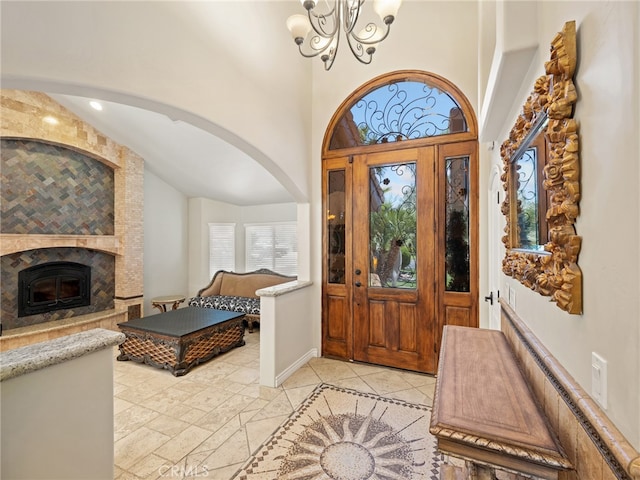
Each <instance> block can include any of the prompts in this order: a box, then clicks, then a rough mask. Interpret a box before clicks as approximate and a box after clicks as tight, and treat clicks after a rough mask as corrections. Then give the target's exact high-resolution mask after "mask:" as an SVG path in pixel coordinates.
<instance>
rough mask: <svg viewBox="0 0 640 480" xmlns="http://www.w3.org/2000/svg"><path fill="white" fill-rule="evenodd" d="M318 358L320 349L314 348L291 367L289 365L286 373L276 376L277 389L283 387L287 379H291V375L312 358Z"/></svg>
mask: <svg viewBox="0 0 640 480" xmlns="http://www.w3.org/2000/svg"><path fill="white" fill-rule="evenodd" d="M317 356H318V349H317V348H312V349H311V350H309V351H308V352H307V353H305V354H304V355H303V356H301V357H300V358H299V359H298V360H296V361H295V362H293V363H292V364H291V365H289V366H288V367H287V368H286V369H285V370H284V372H282V373H281V374H280V375H276V385H275V386H276V388H277V387H279V386H280V385H282V384H283V383H284V381H285V380H286V379H287V378H289V377H290V376H291V375H293V374H294V373H295V372H296V371H297V370H298V369H299V368H300V367H302V366H303V365H304V364H306V363H307V362H308V361H309V360H311V359H312V358H316V357H317Z"/></svg>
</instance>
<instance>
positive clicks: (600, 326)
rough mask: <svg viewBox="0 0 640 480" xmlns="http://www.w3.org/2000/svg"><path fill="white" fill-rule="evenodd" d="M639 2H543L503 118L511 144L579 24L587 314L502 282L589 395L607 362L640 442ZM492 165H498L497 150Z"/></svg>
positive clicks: (622, 415)
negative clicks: (534, 48)
mask: <svg viewBox="0 0 640 480" xmlns="http://www.w3.org/2000/svg"><path fill="white" fill-rule="evenodd" d="M638 9H639V6H638V3H637V2H540V3H539V4H538V19H539V21H538V37H539V44H540V47H539V49H538V54H537V56H536V58H535V59H534V64H533V67H532V69H531V70H530V71H529V72H523V79H524V83H523V89H522V90H521V92H520V94H519V95H518V99H517V102H516V104H515V105H514V107H513V109H512V112H511V114H510V116H509V118H508V119H507V121H505V123H504V125H503V127H502V129H501V132H502V133H501V135H500V137H499V138H498V139H497V140H498V145H499V144H500V143H501V142H502V141H503V140H504V139H505V138H506V136H507V134H508V131H509V130H510V128H511V125H512V123H513V121H514V120H515V117H516V115H517V114H518V113H519V109H520V106H521V105H522V103H523V102H524V100H525V97H526V95H528V93H529V91H530V90H531V87H532V85H533V82H534V80H535V78H537V77H538V76H539V75H541V74H543V73H544V69H543V63H544V62H545V61H546V60H548V51H549V50H548V45H549V43H550V42H551V39H552V38H553V37H554V35H555V34H556V32H558V31H559V30H560V29H561V28H562V25H563V24H564V22H566V21H569V20H575V21H576V26H577V39H578V67H577V71H576V75H575V77H574V78H575V84H576V87H577V90H578V96H579V98H578V103H577V107H576V109H575V118H576V120H577V121H578V123H579V126H580V141H581V146H580V151H581V161H582V178H581V191H582V198H581V201H580V210H581V211H580V216H579V218H578V221H577V223H576V229H577V232H578V234H579V235H581V236H582V238H583V242H582V250H581V253H580V257H579V265H580V267H581V269H582V272H583V279H584V281H583V295H584V297H583V298H584V303H583V310H584V313H583V314H582V315H569V314H567V313H565V312H563V311H561V310H560V309H559V308H557V307H556V306H555V304H553V303H551V302H549V299H548V298H545V297H542V296H540V295H538V294H537V293H534V292H532V291H530V290H528V289H527V288H525V287H523V286H521V285H520V284H519V283H518V282H517V281H515V280H514V279H512V278H510V277H506V276H503V278H502V289H501V291H502V292H505V291H507V287H512V288H514V289H515V297H516V300H515V310H516V312H517V314H518V315H519V316H520V317H521V318H522V319H523V320H524V321H525V322H526V324H527V325H528V326H529V328H531V330H532V331H533V332H534V333H535V335H536V336H537V337H538V338H540V340H541V341H542V342H543V343H544V345H545V347H546V348H548V349H549V350H550V351H551V353H552V354H553V355H554V356H555V357H556V358H557V359H558V360H559V361H560V363H561V364H562V365H563V367H564V368H566V370H567V371H568V372H569V373H570V374H571V375H572V376H573V377H575V379H576V380H577V382H578V383H579V384H580V385H581V387H582V388H584V390H586V391H587V392H589V393H590V392H591V353H592V352H596V353H598V354H600V355H601V356H603V357H604V358H605V359H606V360H607V362H608V389H607V393H608V406H607V408H606V409H603V411H604V413H605V414H606V415H607V416H608V417H609V418H610V419H611V420H612V421H613V423H615V425H616V426H617V427H618V428H619V429H620V430H621V431H622V433H623V434H624V435H625V437H627V438H628V440H629V441H630V442H631V443H632V444H633V445H634V446H635V447H636V448H638V447H639V446H640V400H639V399H640V357H639V352H640V321H639V316H638V315H639V314H638V312H639V311H640V303H639V298H640V292H639V285H640V275H639V274H640V268H639V264H640V242H639V238H640V236H639V231H640V222H639V218H638V215H637V212H638V211H639V210H640V196H639V193H638V188H637V185H638V180H639V169H638V163H639V162H638V160H639V158H638V132H639V131H640V123H639V120H638V105H639V99H640V97H639V94H638V85H639V84H640V78H639V77H638V44H639V42H638V33H637V32H638V30H639V27H640V26H639V24H638ZM497 150H498V148H496V151H494V153H493V158H492V162H494V163H496V164H500V159H499V154H498V152H497Z"/></svg>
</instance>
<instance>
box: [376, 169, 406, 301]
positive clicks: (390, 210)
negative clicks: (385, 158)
mask: <svg viewBox="0 0 640 480" xmlns="http://www.w3.org/2000/svg"><path fill="white" fill-rule="evenodd" d="M369 177H370V182H369V187H370V188H369V252H370V255H369V257H370V259H371V264H370V271H371V275H369V286H370V287H382V288H389V287H391V288H406V289H414V290H415V289H416V282H417V278H416V265H417V251H416V245H417V242H416V163H415V162H412V163H402V164H395V165H384V166H375V167H372V168H370V170H369Z"/></svg>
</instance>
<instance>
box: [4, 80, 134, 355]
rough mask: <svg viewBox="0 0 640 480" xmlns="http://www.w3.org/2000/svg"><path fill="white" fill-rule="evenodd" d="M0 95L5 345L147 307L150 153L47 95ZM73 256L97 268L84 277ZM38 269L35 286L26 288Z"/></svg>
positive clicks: (109, 321) (112, 323)
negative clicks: (146, 157) (48, 271)
mask: <svg viewBox="0 0 640 480" xmlns="http://www.w3.org/2000/svg"><path fill="white" fill-rule="evenodd" d="M0 100H1V108H2V127H1V130H0V137H1V142H2V176H1V183H0V197H1V198H0V200H1V201H2V206H1V212H0V213H1V216H0V227H1V232H2V233H1V234H0V240H1V244H0V255H1V256H0V287H1V289H2V293H1V296H0V313H1V315H2V337H0V342H1V346H2V349H3V350H4V349H7V348H13V347H15V346H21V345H25V344H28V343H32V342H33V341H41V340H48V339H51V338H55V337H56V336H61V335H67V334H69V333H74V332H75V331H78V330H85V329H87V328H94V327H102V328H105V327H106V328H112V329H117V327H116V324H117V323H118V322H122V321H125V320H126V319H127V318H132V317H134V318H135V317H139V316H141V315H142V301H143V298H142V295H143V264H142V257H143V195H144V192H143V174H144V161H143V160H142V159H141V158H140V157H139V156H137V155H136V154H135V153H134V152H132V151H131V150H129V149H128V148H126V147H123V146H120V145H118V144H116V143H115V142H113V141H112V140H111V139H109V138H107V137H105V136H104V135H102V134H101V133H100V132H98V131H97V130H95V129H94V128H93V127H92V126H90V125H88V124H86V123H85V122H83V121H82V120H81V119H79V118H78V117H76V116H75V115H73V114H72V113H71V112H69V111H68V110H66V109H65V108H64V107H62V106H61V105H59V104H58V103H57V102H55V101H54V100H53V99H51V98H50V97H48V96H47V95H44V94H42V93H37V92H26V91H18V90H2V91H1V98H0ZM52 119H53V120H52ZM60 262H69V263H68V265H67V267H65V268H67V269H66V270H64V269H63V270H58V272H57V273H58V274H60V275H58V277H57V278H56V277H55V276H47V275H45V276H44V277H42V276H41V270H42V269H43V268H46V266H47V265H48V266H53V267H54V268H56V267H60V265H61V263H60ZM70 265H81V266H83V267H79V269H80V270H82V268H84V271H85V272H91V273H90V275H89V276H88V277H86V278H87V279H88V280H85V283H86V284H85V285H84V286H83V284H82V282H83V280H81V279H80V277H79V276H76V275H75V273H73V269H72V268H71V267H70ZM33 272H35V277H36V279H38V278H39V279H40V280H38V282H39V283H38V282H36V284H35V285H34V288H35V289H36V290H37V289H40V292H39V293H37V295H35V296H34V293H33V292H34V291H35V290H25V291H23V292H21V290H20V285H21V284H22V282H23V280H24V277H25V276H29V274H30V273H33ZM54 273H55V272H54ZM39 275H40V277H39ZM83 288H84V289H85V290H84V291H81V290H82V289H83ZM30 292H31V293H30ZM80 294H86V297H87V298H85V299H84V300H80V297H81V296H82V295H80ZM21 301H22V302H23V304H22V305H21ZM24 302H26V304H28V305H27V307H26V309H25V305H26V304H25V303H24ZM48 304H51V305H53V306H55V308H52V309H46V308H41V307H46V306H47V305H48ZM65 304H68V308H65V307H66V306H67V305H65ZM29 305H30V306H29ZM45 310H48V311H45ZM43 332H44V333H43ZM43 335H44V336H43ZM24 336H28V337H30V338H29V339H27V340H25V339H22V340H19V341H18V340H16V338H17V337H24Z"/></svg>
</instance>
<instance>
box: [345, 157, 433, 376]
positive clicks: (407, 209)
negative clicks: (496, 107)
mask: <svg viewBox="0 0 640 480" xmlns="http://www.w3.org/2000/svg"><path fill="white" fill-rule="evenodd" d="M434 150H435V149H434V147H429V148H421V149H407V150H399V151H392V152H384V153H378V154H370V155H360V156H357V157H356V158H355V160H354V166H353V172H354V173H353V186H354V188H353V192H354V193H353V266H352V268H353V272H354V278H353V285H354V288H353V332H354V339H353V342H354V351H353V359H354V360H358V361H363V362H369V363H375V364H379V365H387V366H393V367H400V368H406V369H409V370H419V371H432V370H433V369H434V367H435V361H434V358H433V338H434V336H433V331H432V329H433V328H435V326H436V317H435V291H434V289H433V280H434V278H433V277H434V273H435V271H436V268H435V257H434V253H435V250H436V241H435V240H436V239H435V232H434V229H433V225H434V219H435V217H434V215H435V178H434V175H433V172H434V161H435V158H434ZM403 257H404V258H403ZM403 266H404V268H402V267H403ZM358 272H360V273H358Z"/></svg>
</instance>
